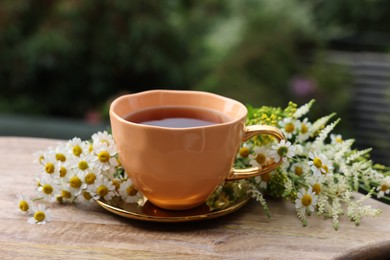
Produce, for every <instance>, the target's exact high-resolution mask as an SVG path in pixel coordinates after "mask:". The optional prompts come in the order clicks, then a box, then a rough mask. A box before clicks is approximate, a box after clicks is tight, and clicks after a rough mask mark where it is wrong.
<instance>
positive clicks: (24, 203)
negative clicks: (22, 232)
mask: <svg viewBox="0 0 390 260" xmlns="http://www.w3.org/2000/svg"><path fill="white" fill-rule="evenodd" d="M29 208H30V206H29V205H28V203H27V201H25V200H21V201H20V202H19V209H20V210H21V211H24V212H25V211H28V209H29Z"/></svg>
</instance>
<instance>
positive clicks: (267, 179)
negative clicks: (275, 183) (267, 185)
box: [260, 172, 271, 182]
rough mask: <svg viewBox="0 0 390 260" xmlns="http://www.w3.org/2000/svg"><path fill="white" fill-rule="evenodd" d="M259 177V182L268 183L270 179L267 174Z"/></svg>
mask: <svg viewBox="0 0 390 260" xmlns="http://www.w3.org/2000/svg"><path fill="white" fill-rule="evenodd" d="M260 177H261V180H262V181H264V182H269V180H270V179H271V175H270V174H269V173H268V172H267V173H264V174H262V175H260Z"/></svg>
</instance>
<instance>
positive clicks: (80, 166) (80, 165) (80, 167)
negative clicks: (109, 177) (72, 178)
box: [79, 161, 89, 171]
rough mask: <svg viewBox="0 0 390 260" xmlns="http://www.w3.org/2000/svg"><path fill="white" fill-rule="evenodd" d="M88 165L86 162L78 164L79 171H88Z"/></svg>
mask: <svg viewBox="0 0 390 260" xmlns="http://www.w3.org/2000/svg"><path fill="white" fill-rule="evenodd" d="M88 167H89V166H88V163H87V162H86V161H80V162H79V169H80V170H82V171H85V170H86V169H88Z"/></svg>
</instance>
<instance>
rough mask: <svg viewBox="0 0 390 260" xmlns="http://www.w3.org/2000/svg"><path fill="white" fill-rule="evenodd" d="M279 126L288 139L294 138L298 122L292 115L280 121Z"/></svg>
mask: <svg viewBox="0 0 390 260" xmlns="http://www.w3.org/2000/svg"><path fill="white" fill-rule="evenodd" d="M279 126H280V127H281V130H282V132H283V133H284V135H285V136H286V138H287V139H290V138H292V136H293V135H294V134H296V132H297V125H296V122H295V121H294V120H293V119H292V118H290V117H287V118H284V119H283V120H282V121H279Z"/></svg>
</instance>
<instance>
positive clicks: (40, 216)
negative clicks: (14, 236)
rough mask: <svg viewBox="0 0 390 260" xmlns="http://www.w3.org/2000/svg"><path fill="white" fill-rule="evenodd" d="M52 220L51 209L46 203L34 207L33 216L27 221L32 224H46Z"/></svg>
mask: <svg viewBox="0 0 390 260" xmlns="http://www.w3.org/2000/svg"><path fill="white" fill-rule="evenodd" d="M50 220H51V210H50V209H47V208H46V206H45V205H43V204H39V205H38V206H34V207H33V208H32V217H30V218H29V219H28V220H27V222H28V223H30V224H46V222H47V221H50Z"/></svg>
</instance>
